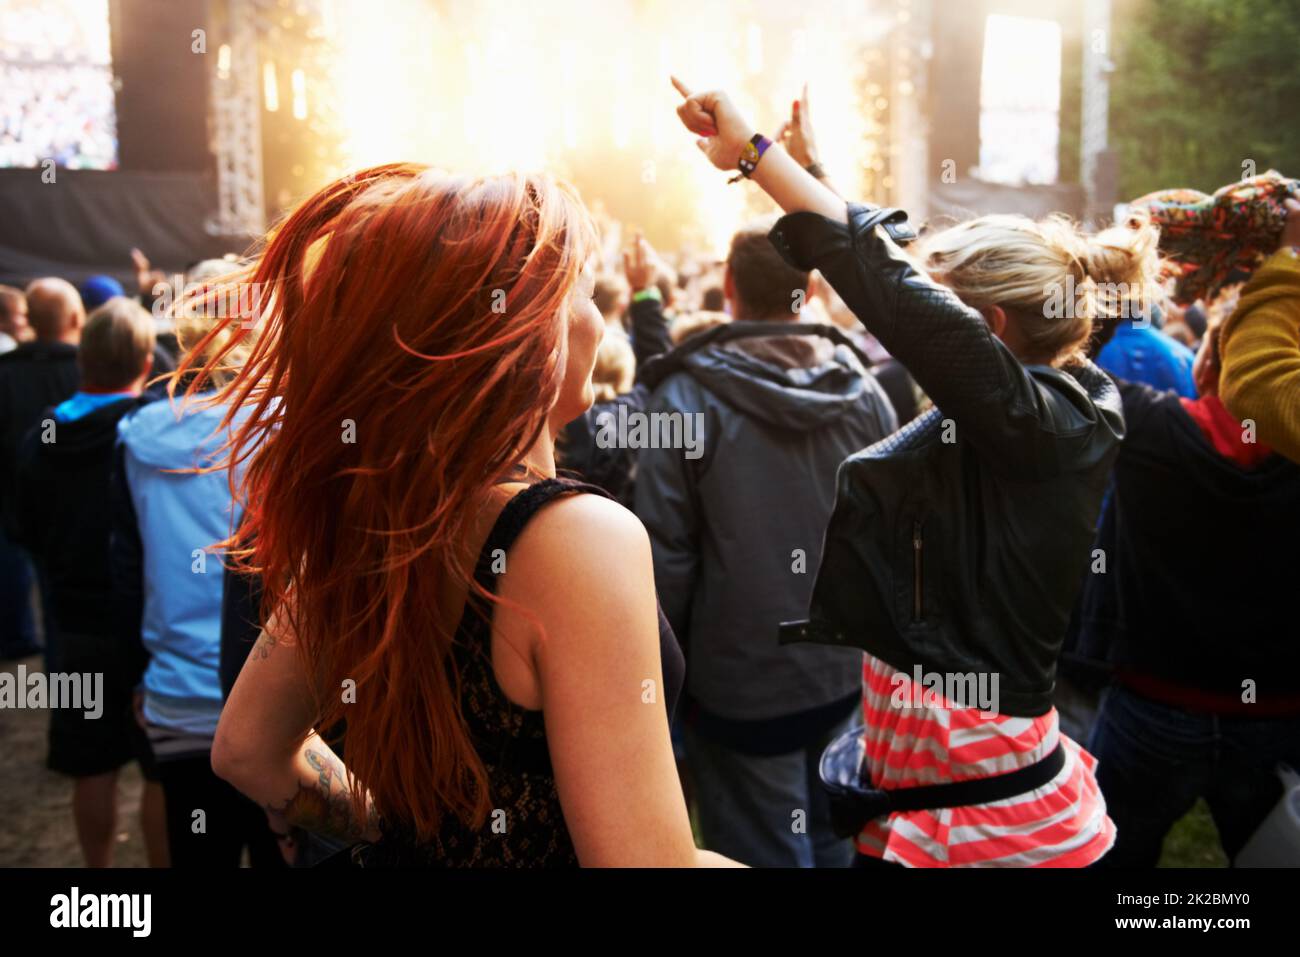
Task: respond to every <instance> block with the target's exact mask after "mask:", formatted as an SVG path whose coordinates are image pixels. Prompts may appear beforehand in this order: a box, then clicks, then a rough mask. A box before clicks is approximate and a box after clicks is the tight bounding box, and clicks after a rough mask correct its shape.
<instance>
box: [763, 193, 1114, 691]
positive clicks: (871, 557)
mask: <svg viewBox="0 0 1300 957" xmlns="http://www.w3.org/2000/svg"><path fill="white" fill-rule="evenodd" d="M848 211H849V223H848V224H847V225H845V224H842V223H836V222H833V221H831V220H829V219H827V218H825V217H823V216H819V215H816V214H813V213H795V214H793V215H789V216H785V217H783V218H782V219H781V220H779V221H778V222H777V224H776V226H775V227H774V228H773V230H772V233H771V239H772V242H773V244H775V246H776V247H777V249H778V250H779V251H780V252H781V254H782V255H783V256H784V257H785V258H786V259H787V260H788V261H789V262H791V263H793V264H795V265H796V266H798V267H799V268H801V269H812V268H815V269H819V270H821V272H822V274H823V275H824V276H826V278H827V280H829V282H830V283H831V285H832V286H833V287H834V288H835V290H836V292H838V293H839V294H840V296H841V297H842V298H843V299H844V301H845V303H846V304H847V305H848V306H849V308H851V309H852V310H853V313H854V315H856V316H857V317H858V318H859V319H860V320H861V321H862V323H863V324H864V325H865V326H866V327H867V328H868V329H869V330H870V331H871V332H872V333H873V334H874V335H875V336H876V337H877V338H878V339H879V340H880V342H881V344H882V345H884V347H885V348H886V349H888V350H889V352H890V354H891V355H892V356H894V357H895V358H896V359H898V360H899V361H900V362H902V363H903V364H904V365H905V366H906V367H907V368H908V371H910V372H911V373H912V375H913V377H914V378H915V379H916V382H917V384H918V385H919V386H920V388H921V389H922V390H923V391H924V392H925V393H926V394H927V395H929V396H930V397H931V399H933V401H934V404H935V408H934V409H932V410H931V411H930V412H928V413H926V414H925V415H922V416H921V417H920V418H918V419H916V420H915V421H914V422H912V423H911V424H909V425H908V426H906V427H904V428H903V429H902V430H901V431H899V432H898V433H897V434H895V435H893V436H891V437H890V438H888V439H886V440H885V441H883V442H880V443H878V444H877V445H875V446H873V447H871V448H869V449H866V450H865V451H862V452H859V453H858V454H856V455H854V456H853V457H851V458H850V459H848V460H847V461H846V462H845V463H844V464H843V465H842V466H841V467H840V472H839V477H838V486H839V488H838V494H837V499H836V503H835V512H834V515H833V516H832V518H831V521H830V526H829V528H828V529H827V532H826V543H825V547H824V551H823V553H822V566H821V573H820V575H819V576H818V580H817V586H816V589H815V590H814V592H813V599H812V606H811V614H810V620H808V621H803V622H791V623H790V624H789V625H788V626H787V627H785V628H783V629H782V640H784V641H791V642H800V641H814V642H823V643H827V644H831V645H836V646H840V647H844V646H849V647H855V648H862V649H864V650H866V651H868V652H870V653H871V654H873V655H875V656H876V657H878V658H880V659H882V660H883V661H885V662H887V663H888V664H890V665H892V666H893V667H895V668H897V669H899V670H901V671H905V672H908V673H911V672H912V670H913V668H914V667H915V666H917V665H920V666H921V667H922V669H923V670H924V671H926V672H933V673H939V674H943V675H946V674H969V673H975V674H989V675H993V674H996V675H997V676H998V682H999V685H998V687H999V710H1000V711H1001V712H1002V713H1004V714H1010V715H1017V716H1026V717H1028V716H1036V715H1040V714H1044V713H1046V712H1047V711H1048V710H1049V709H1050V708H1051V706H1052V697H1051V696H1052V689H1053V686H1054V684H1055V674H1056V661H1057V657H1058V656H1059V654H1060V650H1061V642H1062V639H1063V637H1064V634H1065V629H1066V625H1067V623H1068V621H1069V617H1070V612H1071V609H1072V606H1073V604H1074V601H1075V598H1076V596H1077V595H1078V593H1079V590H1080V588H1081V587H1082V585H1083V576H1084V574H1085V573H1086V571H1087V569H1088V560H1089V557H1090V554H1091V547H1092V542H1093V538H1094V535H1095V534H1096V522H1097V515H1098V511H1099V509H1100V507H1101V501H1102V496H1103V495H1104V493H1105V489H1106V482H1107V477H1108V475H1109V472H1110V468H1111V465H1112V463H1113V462H1114V459H1115V455H1116V453H1117V452H1118V449H1119V443H1120V440H1121V438H1122V437H1123V432H1124V418H1123V412H1122V409H1121V407H1120V398H1119V391H1118V390H1117V389H1116V388H1115V384H1114V383H1113V382H1112V381H1111V380H1110V379H1109V378H1108V377H1107V376H1106V375H1105V373H1103V372H1101V371H1100V370H1099V369H1097V367H1096V366H1094V365H1092V364H1091V363H1087V364H1085V365H1083V366H1079V367H1074V368H1071V369H1069V370H1061V369H1054V368H1049V367H1047V366H1024V365H1022V364H1021V363H1020V362H1019V361H1018V360H1017V359H1016V358H1015V356H1013V355H1012V354H1011V353H1010V351H1008V349H1007V348H1006V347H1005V346H1004V345H1003V344H1002V343H1001V342H1000V341H999V340H998V339H997V338H996V337H995V336H994V335H993V334H992V332H991V331H990V330H989V328H988V326H987V324H986V323H985V322H984V319H983V318H982V317H981V316H980V314H979V313H978V312H976V311H975V310H973V309H970V308H969V307H967V306H966V305H964V304H963V303H962V302H961V300H959V299H958V298H957V297H956V295H954V294H953V293H952V292H951V291H950V290H948V289H946V288H944V287H943V286H940V285H938V284H937V283H935V282H934V281H932V280H931V279H930V278H929V277H928V276H926V275H924V274H922V273H920V272H919V271H917V270H916V269H915V268H914V267H913V266H912V265H911V263H910V262H909V261H908V260H907V259H906V257H905V256H904V254H903V253H902V250H901V249H900V248H899V247H898V245H896V243H895V242H894V240H893V239H891V238H890V237H891V235H897V237H898V238H899V239H900V240H901V239H905V238H908V237H909V236H910V230H908V229H907V227H906V223H905V222H904V221H901V220H903V218H904V217H903V214H902V213H901V212H899V211H897V210H895V211H892V212H891V211H887V210H876V209H874V208H871V207H865V206H859V205H856V204H852V205H850V206H849V207H848ZM882 222H884V223H885V225H880V224H881V223H882Z"/></svg>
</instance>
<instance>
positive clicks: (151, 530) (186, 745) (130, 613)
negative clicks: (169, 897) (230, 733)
mask: <svg viewBox="0 0 1300 957" xmlns="http://www.w3.org/2000/svg"><path fill="white" fill-rule="evenodd" d="M206 398H210V394H208V395H200V396H198V397H196V398H194V399H189V400H177V401H175V402H173V401H170V400H161V401H158V402H153V403H150V404H148V405H145V406H142V407H140V408H139V409H137V410H136V411H134V412H133V413H131V414H130V415H128V416H126V417H125V418H124V419H122V421H121V423H120V424H119V427H118V464H117V468H116V470H115V475H114V513H115V514H114V534H113V566H114V573H115V579H116V581H115V584H116V587H117V591H118V595H119V598H120V600H121V601H123V602H124V603H125V604H126V606H127V607H126V609H124V611H125V615H124V619H123V620H124V621H126V622H128V625H127V627H128V630H129V632H130V634H128V635H126V636H124V637H125V638H126V640H135V641H138V642H142V643H143V645H144V648H145V650H146V651H147V652H148V654H149V665H148V667H147V669H146V670H145V674H144V681H143V688H142V694H141V696H140V707H139V708H138V714H139V717H140V720H141V721H142V723H143V725H144V727H145V729H146V731H147V733H148V736H149V742H150V745H151V747H152V749H153V752H154V757H155V759H156V761H157V766H158V776H159V778H160V779H161V781H162V785H163V791H164V793H165V795H166V799H167V833H168V840H169V842H170V845H171V858H172V865H173V866H174V867H186V866H207V867H211V866H230V867H238V866H239V864H240V857H241V854H242V850H243V848H244V846H248V848H249V851H250V855H251V858H252V863H253V865H254V866H259V865H263V864H265V865H270V866H275V865H276V864H282V863H283V861H282V859H281V858H280V856H279V853H278V851H277V849H276V843H275V837H274V835H273V834H272V833H271V831H270V828H269V826H268V824H267V821H266V816H265V814H264V813H263V812H262V810H261V809H259V808H258V807H257V806H256V805H255V804H253V803H252V802H250V801H248V800H247V799H246V798H244V797H243V796H242V795H240V794H239V793H238V792H237V791H235V790H234V788H232V787H230V785H228V784H226V783H225V782H224V781H222V780H221V779H220V778H218V777H217V776H216V775H214V774H213V773H212V768H211V763H210V753H211V749H212V738H213V735H214V733H215V732H216V728H217V719H218V718H219V717H220V714H221V705H222V695H221V680H220V671H219V666H220V639H221V593H222V587H223V583H224V578H225V569H224V567H223V563H222V557H221V555H220V553H219V552H214V551H212V550H211V546H212V545H214V544H215V543H217V542H220V541H222V540H224V539H226V538H227V537H229V536H230V534H231V533H232V532H233V531H234V528H235V523H236V522H237V521H238V517H239V516H238V514H237V510H236V508H235V506H234V504H233V503H232V500H231V495H230V486H229V483H228V473H227V471H226V470H224V469H218V470H214V471H211V472H197V471H195V469H198V468H203V467H206V466H210V465H212V464H214V463H216V462H217V461H219V460H220V459H221V457H222V453H221V446H222V444H223V442H224V441H225V439H226V433H225V432H224V431H222V430H221V429H220V425H221V420H222V418H223V417H224V415H225V413H226V407H225V406H222V405H210V404H207V403H206V402H205V401H204V399H206ZM137 623H138V627H136V626H137Z"/></svg>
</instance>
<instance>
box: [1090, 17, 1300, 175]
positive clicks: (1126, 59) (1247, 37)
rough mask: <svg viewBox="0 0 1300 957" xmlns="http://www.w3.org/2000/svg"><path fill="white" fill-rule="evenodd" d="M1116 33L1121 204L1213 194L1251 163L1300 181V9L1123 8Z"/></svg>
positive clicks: (1115, 133)
mask: <svg viewBox="0 0 1300 957" xmlns="http://www.w3.org/2000/svg"><path fill="white" fill-rule="evenodd" d="M1114 24H1115V43H1114V53H1115V60H1116V71H1115V73H1114V74H1113V75H1112V78H1111V107H1110V128H1111V145H1112V146H1113V147H1114V148H1115V149H1116V150H1117V151H1118V153H1119V161H1120V194H1121V198H1123V199H1133V198H1136V197H1138V196H1141V195H1143V194H1145V193H1149V192H1151V191H1153V190H1157V189H1168V188H1173V187H1182V186H1186V187H1191V188H1193V189H1199V190H1202V191H1204V192H1213V191H1214V190H1215V189H1217V188H1219V187H1220V186H1222V185H1224V184H1225V183H1229V182H1231V181H1233V180H1236V179H1240V178H1241V177H1242V174H1243V169H1244V164H1246V163H1247V161H1253V163H1254V166H1255V169H1256V170H1257V171H1258V172H1260V173H1263V172H1264V171H1266V170H1268V169H1270V168H1274V169H1277V170H1279V171H1280V172H1282V173H1283V174H1285V175H1290V176H1300V124H1297V123H1296V119H1295V104H1296V103H1298V102H1300V0H1123V2H1121V3H1118V4H1117V5H1116V9H1115V13H1114Z"/></svg>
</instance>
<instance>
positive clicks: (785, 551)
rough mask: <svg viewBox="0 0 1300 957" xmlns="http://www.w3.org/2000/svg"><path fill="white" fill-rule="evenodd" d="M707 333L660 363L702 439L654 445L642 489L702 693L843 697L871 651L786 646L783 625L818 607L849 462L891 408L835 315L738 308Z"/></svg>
mask: <svg viewBox="0 0 1300 957" xmlns="http://www.w3.org/2000/svg"><path fill="white" fill-rule="evenodd" d="M700 340H702V341H692V340H688V342H687V344H686V345H685V346H683V347H681V348H679V349H678V350H675V351H674V352H673V353H669V354H668V355H667V356H665V357H663V359H662V360H661V361H660V362H659V363H658V364H657V366H656V367H655V368H654V369H653V370H649V371H648V375H649V376H650V378H651V380H652V381H653V383H654V384H655V393H654V396H653V397H652V399H651V401H650V404H649V412H650V414H651V415H652V416H653V415H654V414H661V415H662V414H668V415H673V414H678V415H688V416H689V415H694V414H696V413H698V415H699V419H698V420H697V421H701V422H702V424H703V436H702V440H703V441H702V445H701V447H700V454H699V456H698V457H697V458H693V459H692V458H690V457H688V456H687V454H686V451H684V450H682V449H662V448H660V449H655V448H643V449H642V450H641V452H640V456H639V460H638V480H637V492H636V511H637V514H638V515H639V516H640V517H641V519H642V521H644V522H645V524H646V527H647V529H648V530H649V532H650V536H651V542H652V545H653V547H654V556H655V579H656V584H657V586H658V589H659V594H660V597H661V601H662V603H663V606H664V609H665V612H666V613H667V615H668V617H669V619H670V621H671V622H672V624H673V626H674V629H675V630H676V631H677V633H678V635H679V637H680V638H682V640H683V644H684V645H685V646H686V648H687V658H688V662H689V666H688V669H687V673H688V682H689V684H688V687H689V690H690V694H691V697H692V698H693V699H694V700H695V701H697V702H698V703H699V704H700V705H701V706H702V707H704V708H706V709H707V710H708V711H710V712H711V713H713V714H716V715H719V716H721V717H723V718H727V719H737V720H762V719H767V718H773V717H778V716H783V715H788V714H793V713H797V712H802V711H808V710H810V709H814V708H818V707H821V706H823V705H827V704H829V703H831V702H835V701H838V700H841V699H843V698H844V697H845V696H846V695H851V694H853V693H854V692H855V690H856V689H857V688H858V686H859V683H860V680H861V679H860V672H861V656H860V654H859V653H857V652H856V651H846V650H844V649H838V648H828V647H823V646H811V645H808V646H798V647H789V646H787V647H782V646H781V645H779V644H778V642H777V626H778V625H779V623H780V622H781V621H783V620H790V619H792V618H797V617H800V616H802V615H804V614H805V613H806V611H807V604H808V600H809V597H810V595H811V591H812V585H813V581H814V580H815V578H816V573H817V566H818V562H819V560H820V553H821V546H822V536H823V534H824V532H825V527H826V523H827V521H828V520H829V518H830V514H831V510H832V507H833V505H834V499H835V473H836V469H837V468H838V466H839V463H840V462H841V461H842V460H843V459H844V458H845V457H846V456H847V455H849V454H850V453H851V452H854V451H857V450H858V449H860V448H863V447H864V446H867V445H870V444H871V443H873V442H875V441H877V440H878V439H880V438H883V437H884V436H885V435H887V434H889V433H890V432H892V431H893V430H894V429H895V428H896V426H897V422H896V419H895V416H894V412H893V409H892V407H891V406H890V404H889V400H888V399H887V398H886V397H885V395H884V392H883V390H882V389H881V387H880V385H879V384H878V383H877V382H876V381H875V379H874V378H873V377H872V376H871V375H870V374H869V373H867V372H866V371H865V370H864V369H863V367H862V365H861V364H860V363H859V362H858V360H857V359H856V358H855V357H854V355H853V353H852V351H851V350H850V349H848V348H847V347H846V346H844V345H837V344H836V343H837V341H838V340H833V339H832V338H831V334H829V333H827V332H826V331H824V327H820V326H813V325H807V324H800V323H784V322H783V323H777V322H737V323H732V324H730V325H729V326H726V327H722V328H719V329H717V330H713V331H712V332H710V333H708V334H705V335H704V336H701V337H700ZM652 427H653V425H652Z"/></svg>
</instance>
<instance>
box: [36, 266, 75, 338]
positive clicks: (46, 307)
mask: <svg viewBox="0 0 1300 957" xmlns="http://www.w3.org/2000/svg"><path fill="white" fill-rule="evenodd" d="M27 321H28V322H29V323H30V324H31V327H32V329H33V330H34V331H35V333H36V338H37V339H40V340H42V341H44V342H55V341H67V342H76V341H77V339H78V338H79V337H80V335H81V327H82V326H84V325H85V324H86V307H85V306H83V305H82V304H81V294H80V293H79V292H77V287H76V286H74V285H72V283H70V282H67V281H65V280H63V279H54V278H50V279H37V280H35V281H34V282H32V284H31V285H29V286H28V287H27Z"/></svg>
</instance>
